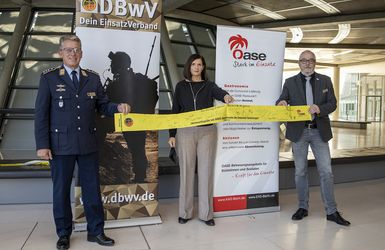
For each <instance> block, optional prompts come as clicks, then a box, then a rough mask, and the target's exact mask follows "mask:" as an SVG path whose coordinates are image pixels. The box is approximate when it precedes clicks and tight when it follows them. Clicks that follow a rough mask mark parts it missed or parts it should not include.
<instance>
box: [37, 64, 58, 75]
mask: <svg viewBox="0 0 385 250" xmlns="http://www.w3.org/2000/svg"><path fill="white" fill-rule="evenodd" d="M60 67H61V66H56V67H52V68H49V69H46V70H44V71H43V72H42V74H43V75H45V74H47V73H49V72H52V71H55V70H57V69H59V68H60Z"/></svg>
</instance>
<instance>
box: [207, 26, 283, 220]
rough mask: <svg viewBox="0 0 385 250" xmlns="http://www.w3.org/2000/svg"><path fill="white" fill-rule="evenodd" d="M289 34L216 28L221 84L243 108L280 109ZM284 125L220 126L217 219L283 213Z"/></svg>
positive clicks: (215, 208)
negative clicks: (277, 106)
mask: <svg viewBox="0 0 385 250" xmlns="http://www.w3.org/2000/svg"><path fill="white" fill-rule="evenodd" d="M285 42H286V33H284V32H275V31H266V30H259V29H249V28H239V27H225V26H218V28H217V47H216V83H217V84H218V85H219V86H220V87H222V88H223V89H225V90H227V91H228V92H229V93H230V94H231V95H232V96H233V97H234V98H235V103H236V104H239V105H263V106H269V105H275V101H276V100H277V99H278V97H279V94H280V90H281V84H282V71H283V62H284V52H285ZM278 125H279V124H278V123H277V122H225V123H220V124H218V142H217V154H216V162H215V173H214V212H215V216H227V215H235V214H249V213H257V212H266V211H278V210H279V200H278V198H279V192H278V190H279V187H278V183H279V182H278V178H279V174H278V171H279V160H278V158H279V126H278Z"/></svg>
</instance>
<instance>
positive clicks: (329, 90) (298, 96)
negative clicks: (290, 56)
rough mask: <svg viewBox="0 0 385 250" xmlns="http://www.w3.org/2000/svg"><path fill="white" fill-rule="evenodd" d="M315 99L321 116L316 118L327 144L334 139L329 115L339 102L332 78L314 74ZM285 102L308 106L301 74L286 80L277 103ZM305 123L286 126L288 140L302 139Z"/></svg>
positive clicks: (291, 123) (293, 123)
mask: <svg viewBox="0 0 385 250" xmlns="http://www.w3.org/2000/svg"><path fill="white" fill-rule="evenodd" d="M314 80H315V81H314V89H313V99H314V104H316V105H317V106H318V107H319V109H320V111H321V112H320V114H319V115H316V116H315V122H316V124H317V128H318V131H319V133H320V136H321V138H322V140H323V141H325V142H327V141H329V140H330V139H331V138H332V137H333V134H332V130H331V126H330V119H329V114H330V113H332V112H333V111H334V110H336V108H337V100H336V97H335V95H334V90H333V84H332V81H331V80H330V77H328V76H326V75H322V74H318V73H314ZM281 100H285V101H286V102H287V103H288V105H291V106H299V105H307V104H306V94H305V91H304V88H303V83H302V79H301V73H299V74H297V75H295V76H293V77H290V78H288V79H286V81H285V83H284V85H283V89H282V93H281V96H280V97H279V99H278V100H277V102H276V103H278V102H280V101H281ZM304 128H305V122H304V121H301V122H288V123H287V126H286V138H287V139H289V140H290V141H293V142H296V141H298V140H299V139H300V137H301V135H302V133H303V130H304Z"/></svg>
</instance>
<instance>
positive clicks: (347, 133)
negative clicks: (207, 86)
mask: <svg viewBox="0 0 385 250" xmlns="http://www.w3.org/2000/svg"><path fill="white" fill-rule="evenodd" d="M163 9H164V13H163V15H164V19H163V20H162V31H161V56H160V58H161V62H160V65H159V66H160V77H159V96H160V98H159V110H158V111H159V113H160V114H166V113H169V112H170V110H171V105H172V95H173V91H174V87H175V85H176V83H177V82H178V81H179V80H181V79H182V71H183V65H184V63H185V60H186V58H187V57H188V56H189V55H191V54H193V53H200V54H202V55H203V56H204V57H205V58H206V62H207V72H208V75H209V79H210V80H214V81H215V62H216V60H215V53H216V50H215V45H216V25H231V26H240V27H250V28H255V29H259V28H262V29H271V30H276V31H282V32H286V34H287V43H286V50H285V65H284V72H283V80H284V79H285V78H287V77H289V76H292V75H294V74H297V73H298V72H299V68H298V65H297V59H298V56H299V53H300V52H301V51H303V50H305V49H310V50H312V51H313V52H314V53H315V54H316V56H317V67H316V71H317V72H319V73H323V74H326V75H328V76H330V77H331V78H332V81H333V86H334V89H335V92H336V95H337V100H338V108H337V110H336V111H335V112H334V113H333V114H332V115H331V120H332V125H333V133H334V138H333V139H332V140H331V141H330V146H331V149H332V157H333V167H334V174H335V182H336V183H349V184H346V185H350V183H355V182H357V183H361V184H358V185H359V188H358V187H356V186H353V187H351V186H347V188H350V187H351V188H352V189H353V190H354V191H351V192H359V191H357V190H360V191H362V190H364V189H365V188H366V187H367V186H371V185H372V183H371V182H370V183H369V184H368V185H366V183H365V182H363V184H362V181H370V180H373V181H375V185H377V184H378V185H379V186H376V187H382V185H383V184H382V183H383V180H384V179H382V178H385V164H384V163H385V125H384V124H385V123H384V122H385V106H384V98H385V1H383V0H372V1H366V0H325V1H322V0H288V1H279V0H243V1H242V0H241V1H239V0H164V1H163ZM74 26H75V4H74V0H40V1H39V0H1V1H0V105H1V107H0V131H1V132H0V159H1V160H0V161H1V162H3V163H9V162H25V161H28V160H33V159H36V152H35V141H34V135H33V131H34V130H33V116H34V102H35V98H36V94H37V89H38V84H39V77H40V74H41V72H42V71H43V70H45V69H48V68H51V67H54V66H57V65H59V64H60V63H61V59H60V58H59V55H58V53H57V48H58V43H59V38H60V36H62V35H63V34H68V33H74V28H75V27H74ZM96 42H97V41H96ZM106 67H108V66H106ZM134 70H135V69H134ZM103 77H104V76H103V75H102V76H101V78H102V81H104V80H105V79H104V78H103ZM282 130H283V131H282V132H284V128H283V126H282ZM167 140H168V131H160V132H159V197H160V198H176V197H178V185H179V184H178V178H179V168H178V166H177V165H175V164H174V163H172V162H171V161H170V160H169V159H168V152H169V147H168V145H167ZM310 155H311V152H310ZM310 158H311V159H312V156H310ZM314 165H315V163H314V160H311V161H310V166H311V168H310V169H311V170H310V171H311V175H310V177H311V184H312V185H318V176H317V174H316V169H315V168H314ZM293 171H294V167H293V161H292V155H291V146H290V142H289V141H287V140H284V139H282V138H281V148H280V189H281V190H284V191H283V201H284V202H285V201H286V200H288V197H290V198H292V199H293V200H295V196H294V193H291V192H292V191H293V190H292V188H293V187H294V176H293ZM376 181H377V182H376ZM342 185H344V184H342ZM344 188H345V186H342V189H344ZM316 190H318V189H316ZM51 192H52V191H51V180H50V174H49V170H47V169H40V168H28V167H0V204H22V203H25V204H46V203H50V202H51ZM339 192H340V194H343V192H344V191H339ZM36 193H38V194H39V195H38V196H36V195H33V194H36ZM380 194H381V195H383V194H384V193H383V192H380ZM378 199H381V202H382V203H381V202H380V204H379V205H380V206H382V205H384V201H383V200H384V197H378ZM347 203H349V204H350V201H348V202H347ZM170 204H171V203H168V201H166V202H165V205H164V207H163V209H162V208H161V209H160V211H161V212H162V210H163V211H165V210H167V209H166V208H168V207H169V206H171V205H170ZM293 206H294V207H295V205H293ZM320 206H321V205H320ZM170 210H171V211H172V209H170ZM174 210H175V209H174ZM0 211H1V209H0ZM376 211H377V210H376ZM383 211H385V210H383ZM175 212H176V210H175ZM291 212H292V211H287V213H288V214H285V216H287V217H290V215H289V214H290V213H291ZM384 214H385V213H384ZM165 218H167V216H166V217H165ZM351 219H352V221H353V224H354V220H355V218H351ZM382 219H383V222H382V223H383V224H381V225H385V218H382ZM174 226H175V225H174ZM148 230H150V231H151V229H148ZM191 230H193V229H191ZM0 231H1V230H0ZM142 233H143V232H142ZM384 236H385V235H384ZM0 238H1V237H0ZM383 238H385V237H383ZM368 241H369V240H368ZM384 244H385V243H384ZM345 246H346V245H345ZM31 249H33V248H31ZM151 249H152V248H151ZM165 249H167V247H165ZM170 249H174V248H170ZM175 249H178V248H177V247H176V248H175ZM213 249H215V248H213ZM244 249H247V248H244ZM266 249H267V248H266ZM290 249H296V248H295V247H294V248H290ZM298 249H299V248H298ZM303 249H306V248H303ZM314 249H316V248H314ZM341 249H349V248H341ZM350 249H355V248H350ZM357 249H359V248H357ZM369 249H371V248H369ZM372 249H381V248H380V247H374V248H372Z"/></svg>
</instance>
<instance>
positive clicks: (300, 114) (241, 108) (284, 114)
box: [115, 105, 311, 132]
mask: <svg viewBox="0 0 385 250" xmlns="http://www.w3.org/2000/svg"><path fill="white" fill-rule="evenodd" d="M308 110H309V106H287V107H285V106H254V105H223V106H217V107H212V108H207V109H201V110H197V111H191V112H185V113H179V114H170V115H159V114H135V113H129V114H126V115H124V114H122V113H117V114H115V131H116V132H123V131H141V130H162V129H172V128H185V127H194V126H199V125H206V124H213V123H218V122H228V121H230V122H294V121H308V120H310V119H311V117H310V114H309V112H308Z"/></svg>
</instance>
